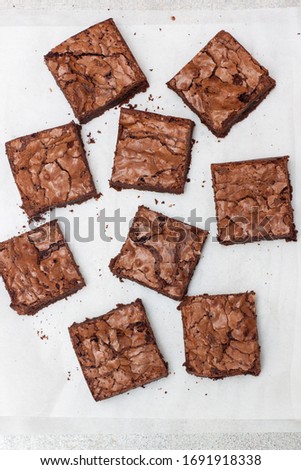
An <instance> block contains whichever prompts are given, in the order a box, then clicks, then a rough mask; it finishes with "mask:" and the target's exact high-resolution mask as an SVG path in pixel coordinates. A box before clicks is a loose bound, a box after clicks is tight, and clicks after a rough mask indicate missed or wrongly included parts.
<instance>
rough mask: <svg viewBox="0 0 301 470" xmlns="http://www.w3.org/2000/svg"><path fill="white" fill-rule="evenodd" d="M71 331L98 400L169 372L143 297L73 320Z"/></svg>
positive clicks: (82, 366)
mask: <svg viewBox="0 0 301 470" xmlns="http://www.w3.org/2000/svg"><path fill="white" fill-rule="evenodd" d="M69 333H70V337H71V341H72V344H73V348H74V351H75V353H76V355H77V358H78V361H79V363H80V366H81V369H82V372H83V374H84V377H85V379H86V382H87V384H88V387H89V389H90V391H91V393H92V395H93V397H94V399H95V400H96V401H99V400H104V399H106V398H111V397H113V396H115V395H119V394H120V393H124V392H127V391H129V390H131V389H133V388H136V387H141V386H144V385H146V384H148V383H150V382H153V381H154V380H158V379H161V378H163V377H166V376H167V375H168V369H167V363H166V362H165V361H164V359H163V357H162V355H161V353H160V351H159V348H158V346H157V344H156V340H155V337H154V334H153V331H152V328H151V326H150V323H149V321H148V318H147V316H146V313H145V310H144V307H143V304H142V302H141V300H140V299H137V300H136V301H135V302H132V303H131V304H127V305H123V304H119V305H117V307H116V308H115V309H114V310H111V311H110V312H109V313H107V314H105V315H102V316H100V317H97V318H93V319H91V320H86V321H84V322H82V323H73V325H71V326H70V328H69Z"/></svg>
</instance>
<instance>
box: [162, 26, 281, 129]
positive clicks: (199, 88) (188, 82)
mask: <svg viewBox="0 0 301 470" xmlns="http://www.w3.org/2000/svg"><path fill="white" fill-rule="evenodd" d="M272 83H273V84H274V81H273V80H272V79H271V78H270V77H269V76H268V71H267V70H266V69H265V68H264V67H262V66H261V65H260V64H259V63H258V62H257V61H256V60H255V59H254V58H253V57H252V56H251V55H250V54H249V53H248V52H247V51H246V50H245V49H244V48H243V47H242V45H241V44H239V43H238V42H237V41H236V40H235V39H234V38H233V37H232V36H231V34H229V33H227V32H226V31H220V32H219V33H217V35H216V36H214V38H213V39H212V40H211V41H210V42H209V43H208V44H207V45H206V46H205V47H204V48H203V49H202V50H201V51H200V52H199V53H198V54H197V55H196V56H195V57H194V58H193V59H192V60H191V61H190V62H189V63H188V64H187V65H185V67H183V68H182V70H180V72H179V73H178V74H177V75H176V76H175V77H174V78H173V79H172V80H171V81H170V82H169V84H170V86H171V87H172V88H174V89H175V90H176V91H179V92H180V93H182V94H183V96H184V97H185V99H186V100H187V101H188V102H189V104H190V105H191V106H192V107H193V108H194V109H195V110H196V112H197V113H198V114H199V115H200V117H202V118H204V121H205V122H206V124H208V125H209V126H211V127H212V129H213V130H214V131H215V132H216V133H222V132H223V125H224V123H225V122H226V121H227V119H229V118H231V116H232V115H233V114H234V115H235V114H240V113H241V112H243V110H244V109H245V108H246V107H248V106H249V102H251V101H252V100H253V99H255V98H256V96H257V94H260V93H262V91H263V90H262V88H265V87H266V86H267V85H268V84H269V87H270V86H272ZM257 92H258V93H257Z"/></svg>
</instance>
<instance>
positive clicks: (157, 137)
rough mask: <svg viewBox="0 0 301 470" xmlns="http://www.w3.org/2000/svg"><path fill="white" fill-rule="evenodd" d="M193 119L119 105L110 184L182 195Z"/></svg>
mask: <svg viewBox="0 0 301 470" xmlns="http://www.w3.org/2000/svg"><path fill="white" fill-rule="evenodd" d="M193 127H194V122H193V121H190V120H189V119H183V118H177V117H172V116H162V115H161V114H155V113H149V112H144V111H138V110H134V109H125V108H122V109H121V111H120V119H119V129H118V137H117V145H116V151H115V159H114V166H113V172H112V178H111V181H110V186H111V187H113V188H115V189H117V190H121V189H131V188H133V189H141V190H146V191H159V192H168V193H175V194H181V193H183V192H184V186H185V182H186V177H187V173H188V170H189V165H190V159H191V146H192V141H191V137H192V130H193Z"/></svg>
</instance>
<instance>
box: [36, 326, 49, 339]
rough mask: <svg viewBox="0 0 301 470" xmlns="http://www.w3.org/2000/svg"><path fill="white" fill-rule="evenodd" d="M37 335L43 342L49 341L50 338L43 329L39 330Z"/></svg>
mask: <svg viewBox="0 0 301 470" xmlns="http://www.w3.org/2000/svg"><path fill="white" fill-rule="evenodd" d="M37 335H38V337H39V338H40V339H41V340H42V341H47V340H48V339H49V338H48V336H47V335H45V333H44V331H43V329H41V330H37Z"/></svg>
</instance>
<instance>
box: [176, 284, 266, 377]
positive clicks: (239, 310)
mask: <svg viewBox="0 0 301 470" xmlns="http://www.w3.org/2000/svg"><path fill="white" fill-rule="evenodd" d="M178 309H179V310H181V312H182V320H183V328H184V343H185V358H186V360H185V363H184V366H186V370H187V372H188V373H189V374H193V375H197V376H199V377H209V378H211V379H219V378H222V377H229V376H232V375H242V374H252V375H258V374H259V373H260V348H259V345H258V335H257V326H256V313H255V292H246V293H243V294H229V295H207V294H204V295H197V296H195V297H185V299H184V300H183V302H182V303H181V304H180V305H179V307H178Z"/></svg>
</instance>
